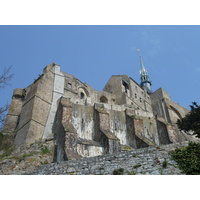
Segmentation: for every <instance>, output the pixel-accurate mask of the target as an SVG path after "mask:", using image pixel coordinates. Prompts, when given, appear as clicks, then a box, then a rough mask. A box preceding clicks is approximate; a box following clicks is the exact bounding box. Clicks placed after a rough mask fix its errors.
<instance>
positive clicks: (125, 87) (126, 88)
mask: <svg viewBox="0 0 200 200" xmlns="http://www.w3.org/2000/svg"><path fill="white" fill-rule="evenodd" d="M122 85H123V86H124V89H125V92H126V93H127V92H128V90H129V86H128V83H126V82H125V81H123V80H122Z"/></svg>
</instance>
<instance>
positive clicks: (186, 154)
mask: <svg viewBox="0 0 200 200" xmlns="http://www.w3.org/2000/svg"><path fill="white" fill-rule="evenodd" d="M170 155H171V157H172V159H173V160H174V161H176V162H177V164H178V167H179V169H181V170H182V173H185V174H187V175H199V174H200V143H195V142H189V144H188V146H186V147H182V148H177V149H175V150H173V151H171V152H170Z"/></svg>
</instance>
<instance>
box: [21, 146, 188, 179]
mask: <svg viewBox="0 0 200 200" xmlns="http://www.w3.org/2000/svg"><path fill="white" fill-rule="evenodd" d="M187 144H188V142H183V143H176V144H170V145H163V146H162V147H158V146H157V147H147V148H142V149H137V150H133V151H122V152H119V153H117V154H108V155H103V156H96V157H91V158H82V159H79V160H73V161H72V160H70V161H64V162H61V163H52V164H49V165H45V166H40V167H39V168H38V169H36V170H34V171H32V172H30V171H29V172H27V173H23V174H26V175H113V174H114V171H119V170H121V171H122V172H123V173H122V174H124V175H183V174H182V173H181V170H180V169H179V168H178V166H177V164H176V162H175V161H173V160H171V157H170V155H169V151H171V150H174V149H175V148H179V147H182V146H186V145H187ZM19 174H22V173H19Z"/></svg>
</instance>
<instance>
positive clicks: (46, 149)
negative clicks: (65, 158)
mask: <svg viewBox="0 0 200 200" xmlns="http://www.w3.org/2000/svg"><path fill="white" fill-rule="evenodd" d="M41 153H42V154H48V153H50V150H49V149H48V147H47V146H42V147H41Z"/></svg>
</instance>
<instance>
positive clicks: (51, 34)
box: [0, 25, 200, 108]
mask: <svg viewBox="0 0 200 200" xmlns="http://www.w3.org/2000/svg"><path fill="white" fill-rule="evenodd" d="M137 48H138V49H140V50H141V54H142V57H143V61H144V65H145V67H146V69H147V71H148V73H149V77H150V79H151V81H152V89H153V91H155V90H157V89H158V88H160V87H162V88H163V89H164V90H166V91H167V92H168V93H169V94H170V95H171V98H172V100H173V101H175V102H177V103H179V104H180V105H182V106H184V107H186V108H189V105H190V104H191V102H192V101H197V102H199V103H200V92H199V81H200V80H199V76H200V59H199V57H200V56H199V52H200V26H191V25H190V26H159V25H157V26H145V25H143V26H139V25H130V26H126V25H123V26H93V25H92V26H70V25H65V26H58V25H57V26H3V25H1V26H0V73H1V72H2V70H3V68H4V67H9V66H12V73H14V79H13V80H12V81H11V82H10V84H11V85H10V86H7V87H6V88H5V89H1V90H0V105H3V104H5V103H10V101H11V97H12V92H13V89H14V88H25V87H27V86H28V85H30V84H31V83H32V82H33V81H34V79H36V78H37V77H38V75H39V74H42V70H43V68H44V67H45V66H46V65H48V64H50V63H52V62H55V63H57V64H59V65H61V70H62V71H64V72H67V73H69V74H72V75H74V76H75V77H77V78H79V79H80V80H81V81H82V82H86V83H88V84H89V85H91V86H92V87H93V88H94V89H96V90H98V91H100V90H102V89H103V87H104V85H105V84H106V83H107V81H108V80H109V78H110V77H111V76H112V75H118V74H127V75H128V76H130V77H132V78H133V79H134V80H135V81H137V82H138V83H140V75H139V70H140V62H139V55H138V52H137V50H136V49H137Z"/></svg>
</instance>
